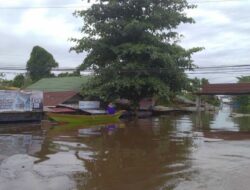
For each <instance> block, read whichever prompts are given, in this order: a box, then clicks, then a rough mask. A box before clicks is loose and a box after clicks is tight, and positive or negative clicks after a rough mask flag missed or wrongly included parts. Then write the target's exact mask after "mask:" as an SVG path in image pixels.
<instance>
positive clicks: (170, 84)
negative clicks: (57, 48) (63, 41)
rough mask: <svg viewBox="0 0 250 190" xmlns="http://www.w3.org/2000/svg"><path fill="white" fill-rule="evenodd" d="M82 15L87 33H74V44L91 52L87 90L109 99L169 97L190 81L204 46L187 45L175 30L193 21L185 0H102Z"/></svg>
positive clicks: (86, 63) (79, 13)
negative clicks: (190, 72) (194, 56)
mask: <svg viewBox="0 0 250 190" xmlns="http://www.w3.org/2000/svg"><path fill="white" fill-rule="evenodd" d="M91 3H92V6H91V7H90V8H89V9H87V10H82V11H76V12H75V15H76V16H78V17H82V18H83V20H84V26H83V27H82V30H81V31H82V33H83V37H82V38H81V39H73V41H74V42H75V43H76V45H75V46H74V47H72V48H71V50H74V51H76V52H77V53H81V52H84V51H85V52H87V53H88V54H87V57H86V58H85V60H84V62H83V64H82V65H81V66H80V67H79V69H80V70H85V69H92V70H93V71H94V77H92V78H91V81H90V83H89V85H88V86H86V88H85V89H84V90H83V92H84V93H85V94H87V95H91V96H98V97H101V98H103V99H105V100H112V99H115V98H128V99H131V100H134V101H135V102H136V101H138V100H139V99H141V98H144V97H152V96H158V97H166V96H168V94H169V93H170V92H176V91H180V90H181V89H182V88H183V87H184V86H185V83H186V79H187V76H186V75H185V73H184V71H185V70H186V69H192V67H193V62H192V60H191V55H192V53H194V52H197V51H199V50H200V48H192V49H188V50H186V49H184V48H183V47H181V46H180V45H178V42H179V40H180V35H179V34H178V33H177V32H176V29H177V27H178V25H180V24H181V23H194V20H193V19H192V18H190V17H187V15H186V13H185V10H186V9H192V8H194V7H195V6H193V5H189V4H188V3H187V1H186V0H100V1H94V2H91Z"/></svg>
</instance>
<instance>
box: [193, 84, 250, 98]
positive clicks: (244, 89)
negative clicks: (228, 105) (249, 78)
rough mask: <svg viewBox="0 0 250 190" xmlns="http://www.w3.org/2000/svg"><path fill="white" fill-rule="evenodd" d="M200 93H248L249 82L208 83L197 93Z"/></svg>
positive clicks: (249, 91) (249, 89)
mask: <svg viewBox="0 0 250 190" xmlns="http://www.w3.org/2000/svg"><path fill="white" fill-rule="evenodd" d="M197 94H201V95H240V94H250V83H224V84H208V85H204V86H203V87H202V90H201V91H200V92H199V93H197Z"/></svg>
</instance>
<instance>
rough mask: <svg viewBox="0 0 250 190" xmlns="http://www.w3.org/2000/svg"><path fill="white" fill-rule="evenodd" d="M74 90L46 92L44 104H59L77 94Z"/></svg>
mask: <svg viewBox="0 0 250 190" xmlns="http://www.w3.org/2000/svg"><path fill="white" fill-rule="evenodd" d="M77 94H78V93H77V92H74V91H65V92H44V94H43V99H44V106H57V105H59V104H62V103H63V102H65V101H67V100H69V99H70V98H72V97H73V96H75V95H77Z"/></svg>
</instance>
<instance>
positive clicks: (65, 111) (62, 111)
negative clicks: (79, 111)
mask: <svg viewBox="0 0 250 190" xmlns="http://www.w3.org/2000/svg"><path fill="white" fill-rule="evenodd" d="M51 112H53V113H75V112H76V110H73V109H70V108H51Z"/></svg>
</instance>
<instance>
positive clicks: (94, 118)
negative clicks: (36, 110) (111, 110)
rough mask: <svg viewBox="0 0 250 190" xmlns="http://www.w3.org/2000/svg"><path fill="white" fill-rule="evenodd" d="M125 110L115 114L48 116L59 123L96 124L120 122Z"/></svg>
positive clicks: (56, 114) (50, 114)
mask: <svg viewBox="0 0 250 190" xmlns="http://www.w3.org/2000/svg"><path fill="white" fill-rule="evenodd" d="M122 113H123V112H117V113H116V114H114V115H72V114H58V113H47V115H48V117H49V118H50V119H52V120H54V121H56V122H59V123H70V124H77V125H84V124H85V125H93V124H94V125H95V124H105V123H115V122H119V118H120V116H121V115H122Z"/></svg>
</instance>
